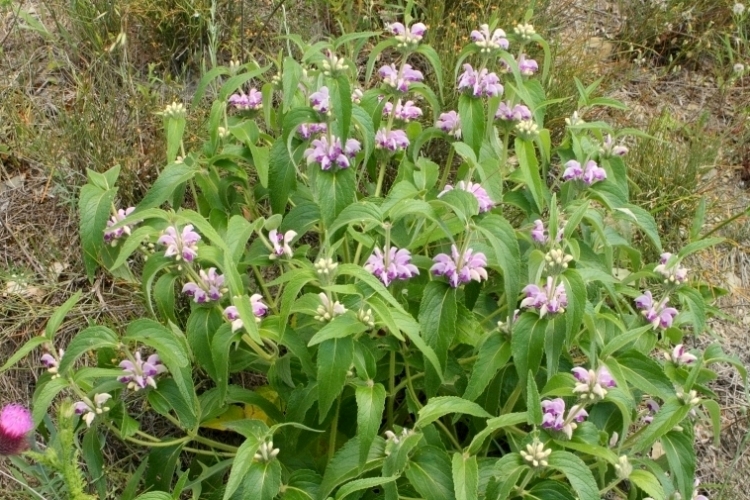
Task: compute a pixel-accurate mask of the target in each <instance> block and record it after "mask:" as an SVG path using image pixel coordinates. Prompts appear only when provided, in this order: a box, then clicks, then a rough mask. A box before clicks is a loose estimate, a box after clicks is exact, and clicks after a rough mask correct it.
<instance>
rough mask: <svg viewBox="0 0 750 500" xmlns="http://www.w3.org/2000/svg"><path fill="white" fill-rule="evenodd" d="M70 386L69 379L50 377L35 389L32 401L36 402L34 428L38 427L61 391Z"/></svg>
mask: <svg viewBox="0 0 750 500" xmlns="http://www.w3.org/2000/svg"><path fill="white" fill-rule="evenodd" d="M67 387H68V381H67V379H64V378H62V377H60V378H54V379H49V380H48V381H47V382H45V383H42V384H40V385H38V386H37V388H36V389H35V390H34V396H33V398H32V401H33V402H34V404H33V407H32V410H31V418H32V420H33V421H34V428H36V427H38V426H39V424H40V423H41V422H42V420H43V419H44V416H45V415H46V414H47V410H49V408H50V407H51V406H52V401H53V400H54V399H55V396H57V395H58V394H59V393H60V391H62V390H63V389H66V388H67Z"/></svg>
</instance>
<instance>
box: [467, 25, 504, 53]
mask: <svg viewBox="0 0 750 500" xmlns="http://www.w3.org/2000/svg"><path fill="white" fill-rule="evenodd" d="M505 36H506V35H505V31H503V30H501V29H500V28H497V29H495V30H494V31H493V32H492V34H490V26H489V25H488V24H482V25H480V26H479V29H478V30H474V31H472V32H471V41H472V42H474V43H475V44H476V46H477V47H479V48H480V49H481V50H480V52H492V51H493V50H498V49H504V50H508V47H509V44H508V39H507V38H505Z"/></svg>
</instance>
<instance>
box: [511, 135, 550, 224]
mask: <svg viewBox="0 0 750 500" xmlns="http://www.w3.org/2000/svg"><path fill="white" fill-rule="evenodd" d="M515 146H516V149H515V151H516V155H517V156H518V168H519V170H520V172H521V177H522V179H523V182H524V184H526V188H527V189H528V190H529V192H530V193H531V197H532V199H533V200H534V204H535V207H536V210H535V211H536V213H539V214H541V213H543V210H544V207H545V205H546V201H547V198H548V197H549V191H548V190H547V188H546V186H545V185H544V184H543V183H542V177H541V173H540V171H539V162H538V161H537V158H536V150H535V149H534V143H533V142H531V141H527V140H524V139H521V138H518V137H517V138H516V140H515Z"/></svg>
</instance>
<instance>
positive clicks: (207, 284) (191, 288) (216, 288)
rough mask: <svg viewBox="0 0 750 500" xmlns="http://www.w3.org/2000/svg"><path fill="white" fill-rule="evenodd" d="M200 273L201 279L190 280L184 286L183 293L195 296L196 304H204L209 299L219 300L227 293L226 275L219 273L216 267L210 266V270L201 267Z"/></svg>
mask: <svg viewBox="0 0 750 500" xmlns="http://www.w3.org/2000/svg"><path fill="white" fill-rule="evenodd" d="M199 275H200V281H199V282H198V283H195V282H193V281H189V282H187V283H185V285H184V286H183V287H182V293H184V294H185V295H187V296H188V297H193V300H194V301H195V302H196V304H204V303H206V302H208V301H209V300H219V299H220V298H221V296H222V294H224V293H226V289H225V288H224V275H222V274H218V273H217V272H216V268H215V267H211V268H209V269H208V272H206V271H204V270H203V269H201V270H200V271H199Z"/></svg>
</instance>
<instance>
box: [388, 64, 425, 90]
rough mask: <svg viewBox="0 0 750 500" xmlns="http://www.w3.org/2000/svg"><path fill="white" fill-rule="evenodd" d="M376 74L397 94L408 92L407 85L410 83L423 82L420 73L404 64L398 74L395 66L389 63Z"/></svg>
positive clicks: (409, 65) (422, 76)
mask: <svg viewBox="0 0 750 500" xmlns="http://www.w3.org/2000/svg"><path fill="white" fill-rule="evenodd" d="M378 74H379V75H380V77H381V78H382V79H383V82H385V83H386V84H387V85H388V86H390V87H392V88H394V89H396V90H398V91H399V92H406V91H408V90H409V84H410V83H412V82H421V81H422V80H424V75H423V74H422V72H421V71H418V70H415V69H413V68H412V67H411V64H404V65H403V67H402V68H401V71H400V72H399V70H398V69H396V65H395V64H393V63H391V64H389V65H387V66H382V67H381V68H380V69H379V70H378Z"/></svg>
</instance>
